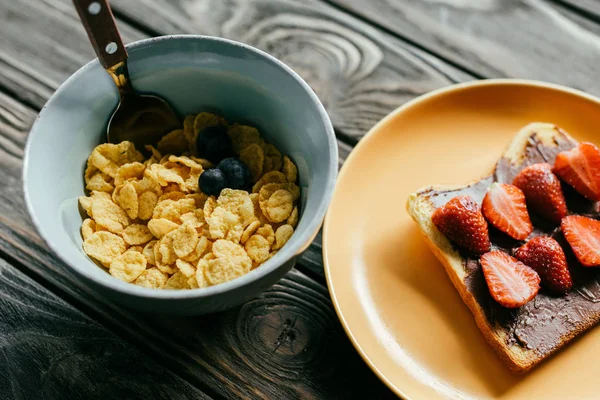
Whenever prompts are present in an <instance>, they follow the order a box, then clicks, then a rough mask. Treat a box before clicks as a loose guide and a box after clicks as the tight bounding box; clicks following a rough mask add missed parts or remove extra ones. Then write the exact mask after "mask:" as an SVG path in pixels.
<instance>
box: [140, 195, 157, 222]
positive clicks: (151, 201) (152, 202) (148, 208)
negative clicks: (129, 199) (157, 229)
mask: <svg viewBox="0 0 600 400" xmlns="http://www.w3.org/2000/svg"><path fill="white" fill-rule="evenodd" d="M157 202H158V196H157V195H156V193H154V192H151V191H148V192H144V193H142V194H140V195H139V197H138V218H139V219H143V220H148V219H150V218H152V214H153V213H154V207H155V206H156V203H157Z"/></svg>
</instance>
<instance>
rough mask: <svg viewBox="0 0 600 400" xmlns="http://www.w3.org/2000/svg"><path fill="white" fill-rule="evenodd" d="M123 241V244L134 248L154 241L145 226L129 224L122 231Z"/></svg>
mask: <svg viewBox="0 0 600 400" xmlns="http://www.w3.org/2000/svg"><path fill="white" fill-rule="evenodd" d="M123 239H124V240H125V243H127V244H129V245H132V246H135V245H140V244H146V243H148V242H149V241H151V240H152V239H154V235H153V234H152V232H150V229H148V226H146V225H141V224H131V225H129V226H128V227H127V228H125V230H124V231H123Z"/></svg>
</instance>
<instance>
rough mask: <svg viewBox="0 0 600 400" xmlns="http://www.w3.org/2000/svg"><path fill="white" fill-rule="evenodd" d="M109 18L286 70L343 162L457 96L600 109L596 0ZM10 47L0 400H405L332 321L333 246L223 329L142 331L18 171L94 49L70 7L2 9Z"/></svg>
mask: <svg viewBox="0 0 600 400" xmlns="http://www.w3.org/2000/svg"><path fill="white" fill-rule="evenodd" d="M112 3H113V7H114V12H115V15H116V17H117V20H118V24H119V27H120V28H121V32H122V34H123V36H124V39H125V41H126V42H131V41H134V40H138V39H142V38H146V37H150V36H159V35H165V34H177V33H198V34H205V35H216V36H223V37H227V38H231V39H235V40H239V41H243V42H246V43H249V44H251V45H253V46H256V47H259V48H261V49H263V50H266V51H267V52H269V53H271V54H273V55H275V56H276V57H278V58H279V59H281V60H283V61H284V62H285V63H287V64H288V65H290V66H291V67H292V68H294V69H295V70H296V71H297V72H298V73H300V75H302V76H303V77H304V79H306V80H307V81H308V83H309V84H310V85H311V86H312V87H313V89H314V90H315V91H316V92H317V94H318V95H319V97H320V98H321V100H322V101H323V103H324V104H325V106H326V108H327V110H328V112H329V115H330V116H331V119H332V121H333V124H334V126H335V128H336V134H337V136H338V141H339V147H340V155H341V160H342V161H343V159H344V158H345V157H346V156H347V155H348V153H349V151H350V150H351V149H352V146H353V145H355V144H356V143H357V141H358V140H359V139H360V137H361V136H362V135H364V134H365V132H366V131H367V130H368V129H369V128H370V127H371V126H372V125H373V124H374V123H376V122H377V121H378V120H379V119H381V118H382V117H383V116H385V115H386V114H387V113H389V112H390V111H392V110H393V109H394V108H396V107H398V106H399V105H401V104H403V103H405V102H406V101H408V100H410V99H412V98H414V97H416V96H419V95H421V94H423V93H425V92H428V91H430V90H432V89H436V88H439V87H443V86H446V85H450V84H452V83H455V82H461V81H468V80H473V79H481V78H490V77H521V78H534V79H540V80H547V81H552V82H556V83H561V84H565V85H569V86H572V87H575V88H579V89H583V90H585V91H588V92H590V93H592V94H596V95H600V80H599V79H597V77H598V75H597V74H598V65H599V63H598V61H599V60H600V1H595V0H552V1H546V0H510V1H509V0H471V1H467V0H369V1H361V0H177V1H168V0H114V1H113V2H112ZM0 43H1V47H0V188H1V189H0V399H12V398H15V399H41V398H45V399H77V398H83V399H93V398H115V399H117V398H118V399H120V398H127V399H134V398H140V399H155V398H156V399H180V398H181V399H183V398H191V399H195V398H201V399H204V398H244V399H246V398H248V399H249V398H268V399H296V398H303V399H304V398H331V399H333V398H335V399H341V398H369V399H373V398H391V397H393V395H392V394H391V392H390V391H389V390H388V389H387V388H386V387H385V386H384V385H383V384H382V383H380V382H379V381H378V379H377V378H376V376H375V375H374V374H373V373H372V372H371V371H370V370H369V369H368V368H367V366H366V365H365V364H364V362H363V361H362V360H361V359H360V357H359V356H358V354H357V353H356V351H355V350H354V348H353V347H352V345H351V344H350V341H349V340H348V339H347V337H346V335H345V334H344V331H343V329H342V327H341V325H340V323H339V322H338V320H337V318H336V314H335V311H334V309H333V307H332V304H331V301H330V299H329V295H328V292H327V287H326V284H325V279H324V276H323V264H322V258H321V238H320V237H318V238H317V239H316V240H315V242H314V243H313V245H312V246H311V248H310V249H309V250H307V251H306V252H305V253H304V254H303V255H302V257H301V259H300V261H299V263H298V265H297V267H296V268H295V269H294V270H292V271H291V272H290V273H289V274H288V275H287V276H286V277H285V278H284V279H282V280H281V282H279V283H278V284H276V285H275V286H273V287H272V288H271V289H269V290H268V291H267V292H265V293H264V294H263V295H261V296H260V297H258V298H256V299H254V300H252V301H250V302H248V303H247V304H245V305H243V306H241V307H239V308H236V309H234V310H230V311H227V312H223V313H220V314H216V315H210V316H204V317H193V318H189V317H188V318H183V317H165V316H152V315H143V314H139V313H137V312H132V311H129V310H126V309H123V308H121V307H117V306H115V305H113V304H111V303H110V302H107V301H106V300H105V299H103V298H101V297H99V296H98V295H96V294H94V293H93V292H91V291H89V290H88V289H87V288H86V287H85V286H83V285H81V284H80V283H79V282H78V280H77V279H76V277H75V276H73V274H72V273H71V272H69V270H68V268H67V267H66V266H65V265H64V264H63V263H62V262H60V261H59V260H58V259H57V258H56V257H54V255H53V254H52V253H51V252H50V251H49V250H48V248H47V247H46V245H45V244H44V243H43V242H42V240H41V239H40V237H39V236H38V235H37V233H36V231H35V229H34V227H33V225H32V223H31V221H30V219H29V217H28V215H27V212H26V210H25V205H24V201H23V193H22V189H21V163H22V158H23V146H24V144H25V140H26V137H27V133H28V131H29V128H30V127H31V124H32V123H33V120H34V118H35V116H36V114H37V113H38V111H39V110H40V109H41V107H42V106H43V105H44V103H45V102H46V100H47V99H48V97H49V96H50V95H51V94H52V92H54V90H55V89H56V88H57V87H58V86H59V85H60V83H61V82H62V81H64V80H65V79H66V78H67V77H68V76H69V75H70V74H72V73H73V72H74V71H75V70H77V69H78V68H79V67H80V66H81V65H83V64H84V63H86V62H87V61H88V60H90V59H91V58H92V57H93V53H92V49H91V47H90V45H89V43H88V41H87V38H86V36H85V33H84V30H83V28H82V27H81V25H80V23H79V20H78V19H77V17H76V14H75V11H74V9H73V7H72V5H71V3H70V1H68V0H0ZM52 151H53V149H48V152H49V154H48V157H54V156H56V155H53V154H52ZM403 204H404V201H403V200H402V199H399V200H398V212H402V210H403ZM365 206H368V205H365Z"/></svg>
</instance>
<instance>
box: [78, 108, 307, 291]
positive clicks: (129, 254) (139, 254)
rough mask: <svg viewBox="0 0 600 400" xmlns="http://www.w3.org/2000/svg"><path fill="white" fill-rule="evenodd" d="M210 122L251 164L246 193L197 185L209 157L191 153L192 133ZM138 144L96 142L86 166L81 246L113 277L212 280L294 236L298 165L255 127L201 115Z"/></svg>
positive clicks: (151, 284)
mask: <svg viewBox="0 0 600 400" xmlns="http://www.w3.org/2000/svg"><path fill="white" fill-rule="evenodd" d="M210 126H221V127H223V128H225V129H226V131H227V134H228V136H229V138H230V140H231V142H232V147H233V151H234V155H235V156H236V157H238V158H239V159H240V160H241V161H242V162H243V163H244V164H245V165H246V166H247V167H248V169H249V171H250V174H251V183H253V187H252V190H251V192H250V193H249V192H248V191H245V190H234V189H229V188H225V189H223V190H222V191H221V192H220V193H219V195H218V196H209V195H207V194H205V193H202V191H201V190H200V188H199V186H198V181H199V178H200V176H201V174H202V173H203V172H204V170H206V169H208V168H213V167H214V164H213V163H212V162H210V161H209V160H206V159H204V158H201V157H197V156H198V154H196V139H197V136H198V135H199V134H200V133H201V132H202V131H203V130H204V129H205V128H207V127H210ZM146 150H147V153H146V154H149V157H148V158H146V159H144V156H143V155H142V153H140V152H139V151H137V150H136V149H135V146H134V145H133V143H131V142H122V143H119V144H112V143H105V144H101V145H99V146H97V147H96V148H95V149H94V150H93V151H92V153H91V154H90V156H89V158H88V162H87V165H86V169H85V172H84V180H85V187H86V189H87V190H88V191H89V196H82V197H80V198H79V204H80V206H81V208H82V209H83V210H84V211H85V213H86V214H87V216H88V217H89V218H85V219H84V220H83V222H82V225H81V235H82V238H83V249H84V251H85V253H86V254H88V255H89V256H90V257H91V258H93V259H94V260H97V261H98V262H99V263H100V264H102V266H104V267H105V268H106V269H107V270H108V272H109V273H110V274H111V275H112V276H114V277H116V278H118V279H120V280H123V281H125V282H131V283H134V284H136V285H140V286H143V287H147V288H155V289H195V288H203V287H207V286H211V285H217V284H219V283H222V282H227V281H229V280H232V279H235V278H237V277H239V276H242V275H244V274H246V273H248V272H249V271H250V270H251V269H252V268H256V267H258V266H259V265H260V264H262V263H263V262H265V261H266V260H268V259H269V258H271V257H272V256H273V255H275V254H276V253H277V251H278V249H280V248H281V247H283V246H284V245H285V243H287V241H288V240H289V239H290V237H291V236H292V234H293V232H294V227H295V226H296V225H297V224H298V218H299V211H298V204H297V201H298V199H299V197H300V188H299V187H298V186H297V185H296V182H297V180H298V169H297V167H296V165H295V164H294V163H293V161H292V160H291V159H290V158H289V157H288V156H285V155H283V154H281V152H280V151H279V149H277V147H275V146H274V145H273V144H270V143H268V142H265V140H264V139H263V137H262V136H261V134H260V132H259V131H258V130H257V129H256V128H254V127H251V126H247V125H241V124H233V125H231V126H230V125H229V124H228V122H227V121H226V120H225V119H224V118H222V117H220V116H218V115H216V114H212V113H207V112H202V113H200V114H198V115H188V116H187V117H186V118H185V120H184V121H183V127H182V128H181V129H176V130H173V131H171V132H169V133H168V134H167V135H165V136H164V137H163V138H162V139H161V140H160V141H159V142H158V144H157V148H155V147H153V146H150V145H148V146H146Z"/></svg>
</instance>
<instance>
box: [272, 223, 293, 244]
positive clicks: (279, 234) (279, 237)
mask: <svg viewBox="0 0 600 400" xmlns="http://www.w3.org/2000/svg"><path fill="white" fill-rule="evenodd" d="M293 233H294V228H292V227H291V226H290V225H282V226H280V227H279V228H277V231H275V244H274V245H273V250H279V249H280V248H282V247H283V246H284V245H285V244H286V243H287V241H288V240H290V238H291V237H292V234H293Z"/></svg>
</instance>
